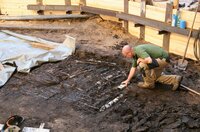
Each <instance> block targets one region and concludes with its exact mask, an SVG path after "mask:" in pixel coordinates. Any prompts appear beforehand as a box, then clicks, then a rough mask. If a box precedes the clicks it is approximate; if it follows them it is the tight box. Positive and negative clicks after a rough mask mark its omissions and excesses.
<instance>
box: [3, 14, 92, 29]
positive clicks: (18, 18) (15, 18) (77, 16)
mask: <svg viewBox="0 0 200 132" xmlns="http://www.w3.org/2000/svg"><path fill="white" fill-rule="evenodd" d="M91 16H92V15H80V14H67V15H42V16H41V15H37V16H0V20H6V21H27V20H50V19H54V20H55V19H81V18H89V17H91ZM13 26H14V25H13Z"/></svg>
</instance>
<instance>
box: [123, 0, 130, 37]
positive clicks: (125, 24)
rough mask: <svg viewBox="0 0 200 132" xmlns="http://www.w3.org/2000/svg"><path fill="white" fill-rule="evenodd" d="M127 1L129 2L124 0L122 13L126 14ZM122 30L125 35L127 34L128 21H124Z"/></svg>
mask: <svg viewBox="0 0 200 132" xmlns="http://www.w3.org/2000/svg"><path fill="white" fill-rule="evenodd" d="M128 1H129V0H124V13H127V14H128V7H129V5H128ZM124 29H125V32H126V33H127V32H128V21H126V20H125V21H124Z"/></svg>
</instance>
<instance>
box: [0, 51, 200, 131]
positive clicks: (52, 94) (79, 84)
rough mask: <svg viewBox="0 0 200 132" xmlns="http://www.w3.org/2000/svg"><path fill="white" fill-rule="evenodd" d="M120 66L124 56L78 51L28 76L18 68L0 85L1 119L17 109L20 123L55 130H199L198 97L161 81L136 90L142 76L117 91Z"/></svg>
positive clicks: (122, 74) (121, 76)
mask: <svg viewBox="0 0 200 132" xmlns="http://www.w3.org/2000/svg"><path fill="white" fill-rule="evenodd" d="M83 54H84V55H83ZM83 56H84V57H83ZM124 65H129V63H128V62H126V61H125V60H123V59H121V60H120V59H118V61H113V58H112V57H108V56H107V57H102V58H100V57H98V59H97V58H96V57H95V55H94V54H90V53H86V52H83V51H77V52H76V54H75V55H73V56H70V57H69V58H67V59H66V60H64V61H62V62H57V63H47V64H43V65H42V66H41V67H40V68H35V69H33V70H32V72H31V74H29V75H26V74H25V75H24V74H20V73H16V74H14V75H13V77H12V78H11V79H10V81H9V82H8V83H7V84H6V85H5V86H4V87H3V88H2V89H1V92H0V97H1V103H0V108H1V119H0V120H1V122H2V121H3V120H4V119H6V117H7V116H8V115H10V114H19V115H22V116H24V117H25V119H26V120H25V122H24V124H23V125H24V126H34V127H37V126H39V124H40V123H41V122H45V123H46V127H47V128H49V129H51V130H52V131H55V132H57V131H59V132H61V131H63V132H66V131H164V130H166V131H171V130H180V131H190V130H194V131H195V130H196V131H198V130H200V104H199V101H198V98H197V97H195V96H193V95H190V94H189V93H188V92H187V91H181V90H179V91H175V92H174V91H171V90H170V87H169V86H162V85H160V84H158V85H157V86H156V88H155V89H153V90H147V89H139V88H138V87H137V86H136V84H137V82H138V81H141V76H140V75H137V76H136V77H135V78H134V79H133V80H132V82H131V84H130V85H129V87H128V88H127V89H126V90H119V89H117V86H118V85H119V84H120V83H121V81H123V80H124V79H126V75H127V72H128V68H127V67H124ZM169 68H170V67H169ZM168 72H169V71H168ZM195 74H197V73H196V72H194V75H195ZM194 75H193V73H191V74H190V76H191V77H192V76H194ZM120 94H123V95H124V96H123V97H122V98H120V100H119V101H118V102H117V103H115V104H114V105H112V106H111V107H110V108H108V109H106V110H105V111H103V112H100V111H99V109H100V108H101V106H103V105H104V104H106V103H108V102H109V101H111V100H113V99H114V98H115V97H117V96H119V95H120Z"/></svg>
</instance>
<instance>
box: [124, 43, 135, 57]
mask: <svg viewBox="0 0 200 132" xmlns="http://www.w3.org/2000/svg"><path fill="white" fill-rule="evenodd" d="M122 54H123V56H125V57H127V58H132V57H133V50H132V47H131V46H130V45H125V46H124V47H123V48H122Z"/></svg>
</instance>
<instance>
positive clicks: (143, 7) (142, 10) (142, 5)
mask: <svg viewBox="0 0 200 132" xmlns="http://www.w3.org/2000/svg"><path fill="white" fill-rule="evenodd" d="M145 15H146V0H141V3H140V16H141V17H145ZM144 38H145V26H141V27H140V39H143V40H144Z"/></svg>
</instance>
